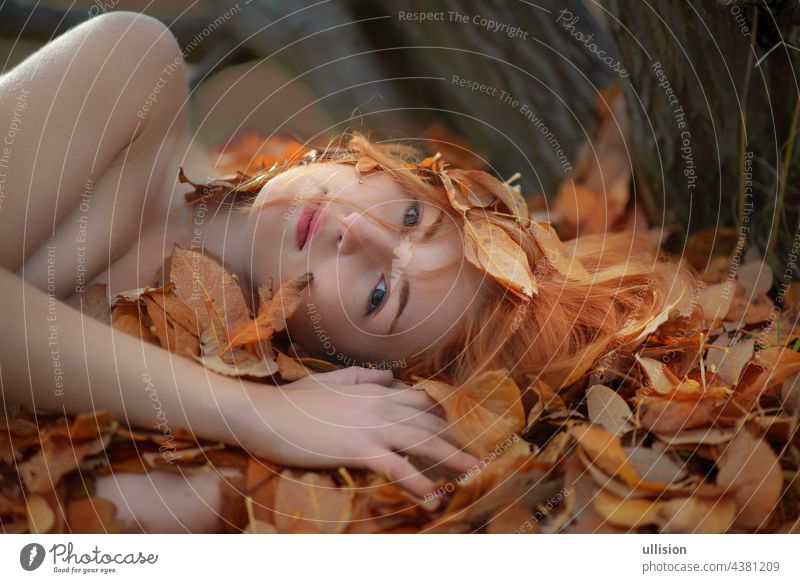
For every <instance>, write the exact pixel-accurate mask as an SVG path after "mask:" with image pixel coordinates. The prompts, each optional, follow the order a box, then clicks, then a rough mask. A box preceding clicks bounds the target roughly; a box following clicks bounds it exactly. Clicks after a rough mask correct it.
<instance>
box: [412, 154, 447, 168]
mask: <svg viewBox="0 0 800 583" xmlns="http://www.w3.org/2000/svg"><path fill="white" fill-rule="evenodd" d="M416 166H419V167H421V168H429V169H431V170H432V171H434V172H442V170H444V160H443V159H442V155H441V153H439V152H437V153H436V154H434V155H433V156H429V157H427V158H425V159H424V160H421V161H419V162H417V164H416Z"/></svg>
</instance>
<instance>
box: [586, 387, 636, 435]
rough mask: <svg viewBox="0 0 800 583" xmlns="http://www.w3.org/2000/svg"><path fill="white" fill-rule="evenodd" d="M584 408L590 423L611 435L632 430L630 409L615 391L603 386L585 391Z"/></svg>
mask: <svg viewBox="0 0 800 583" xmlns="http://www.w3.org/2000/svg"><path fill="white" fill-rule="evenodd" d="M586 406H587V407H588V409H589V419H591V420H592V423H596V424H598V425H602V426H603V427H604V428H605V430H606V431H608V432H609V433H611V434H612V435H622V434H623V433H626V432H628V431H630V430H631V429H633V425H632V424H631V423H630V419H631V408H630V407H629V406H628V404H627V403H626V402H625V399H623V398H622V397H620V396H619V395H618V394H617V392H616V391H614V390H613V389H610V388H608V387H606V386H605V385H594V386H592V387H590V388H589V390H588V391H586Z"/></svg>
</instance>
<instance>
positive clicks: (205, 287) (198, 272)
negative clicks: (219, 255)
mask: <svg viewBox="0 0 800 583" xmlns="http://www.w3.org/2000/svg"><path fill="white" fill-rule="evenodd" d="M170 279H171V281H172V283H173V284H175V290H174V292H175V296H176V297H177V298H178V299H180V300H181V302H183V303H184V304H185V305H186V306H188V308H189V309H190V310H191V311H192V312H193V313H194V314H195V317H196V318H197V320H198V321H199V322H200V327H201V329H202V328H207V327H208V326H209V325H211V324H212V323H213V324H214V325H215V326H218V325H220V324H222V326H224V329H225V330H227V331H231V330H236V329H238V328H240V327H241V326H243V325H244V324H245V323H247V322H248V321H249V320H250V309H249V308H248V307H247V303H246V302H245V300H244V296H243V295H242V289H241V287H240V285H239V280H238V278H237V277H236V276H235V275H234V274H233V273H230V272H229V271H228V270H227V269H225V267H223V266H222V265H221V264H220V262H219V261H217V260H216V259H214V258H212V257H209V256H208V255H206V254H204V253H200V252H199V251H194V250H192V249H184V248H182V247H180V246H178V245H175V247H174V248H173V250H172V258H171V266H170Z"/></svg>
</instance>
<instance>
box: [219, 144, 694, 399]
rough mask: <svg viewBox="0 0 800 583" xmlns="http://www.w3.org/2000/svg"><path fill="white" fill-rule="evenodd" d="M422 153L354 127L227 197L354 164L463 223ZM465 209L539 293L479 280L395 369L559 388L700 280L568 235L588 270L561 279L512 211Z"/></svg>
mask: <svg viewBox="0 0 800 583" xmlns="http://www.w3.org/2000/svg"><path fill="white" fill-rule="evenodd" d="M343 143H344V144H345V145H344V146H343V145H342V144H343ZM422 157H423V156H422V153H421V152H420V151H419V150H417V149H416V148H412V147H408V146H406V145H404V144H400V143H397V142H386V143H376V142H372V141H370V140H369V139H367V138H366V137H365V136H363V135H360V134H355V135H353V136H348V137H347V138H346V139H345V141H342V140H340V141H338V143H336V144H334V143H329V144H328V145H326V146H325V147H324V148H319V149H316V150H314V151H313V152H312V153H311V154H309V153H308V150H297V151H296V152H295V153H294V155H293V156H292V157H291V158H290V159H288V160H285V161H284V162H283V163H282V164H276V165H275V166H273V167H272V168H270V169H268V170H264V171H263V172H258V173H257V174H255V175H254V176H253V177H247V176H246V175H244V174H242V173H239V177H240V180H239V182H238V184H237V185H236V186H235V187H234V188H232V189H230V190H229V191H228V194H232V195H233V196H234V198H236V199H237V200H238V201H239V202H241V203H243V204H244V207H245V208H247V205H248V204H251V203H252V201H253V200H254V199H255V197H256V195H257V194H258V193H259V192H260V190H261V188H262V187H263V186H264V185H265V184H266V183H267V181H269V180H270V179H271V178H272V177H274V176H275V175H277V174H279V173H281V172H283V171H285V170H286V169H288V168H290V167H293V166H294V165H297V164H316V163H325V162H337V163H344V164H354V165H355V167H356V169H357V170H358V171H359V172H360V173H362V174H370V173H375V172H381V173H384V174H385V175H387V176H389V177H390V178H391V179H392V180H394V181H396V183H397V184H398V185H399V186H400V187H401V188H402V189H404V191H405V192H413V193H414V194H415V195H416V196H418V197H419V198H421V199H422V200H424V201H425V202H428V203H430V204H434V205H436V206H438V207H439V208H441V209H443V210H444V211H445V212H447V213H448V215H449V216H450V217H451V218H452V224H454V225H461V227H462V228H463V221H464V216H463V215H462V214H461V212H460V211H457V210H456V209H454V208H453V207H452V206H451V204H450V202H449V200H448V196H447V193H446V191H445V189H444V188H442V186H441V185H437V184H436V183H433V182H432V181H430V180H429V179H427V178H426V176H425V174H424V173H420V172H419V169H418V167H417V166H416V164H417V163H418V162H419V161H420V160H421V159H422ZM251 210H252V208H251ZM471 212H481V213H482V215H481V217H482V219H488V220H490V221H492V222H493V223H494V224H495V225H497V226H498V227H500V228H502V229H503V230H504V231H505V232H506V233H507V234H508V235H509V236H510V237H511V238H512V239H513V240H514V241H515V242H516V243H517V244H518V245H519V246H520V247H521V248H522V250H523V251H524V253H525V254H526V256H527V257H528V260H529V263H530V265H531V266H535V271H536V277H537V283H538V293H537V294H536V295H534V296H533V297H531V298H527V297H523V296H521V295H519V294H514V293H510V292H509V290H508V288H507V287H506V286H504V285H501V284H500V283H498V282H497V281H495V280H494V279H493V278H491V277H487V278H485V280H484V283H483V285H482V286H481V288H480V290H479V292H478V297H476V298H475V300H474V301H473V302H472V304H471V307H470V309H469V311H468V313H467V314H465V315H464V317H463V318H462V319H461V321H460V324H459V325H458V327H457V328H456V329H453V330H451V332H450V333H448V334H447V335H445V336H443V337H442V338H440V339H439V340H438V341H437V342H436V343H435V344H434V345H433V346H428V347H426V348H425V349H424V350H423V351H420V352H419V353H418V354H415V355H411V356H410V357H409V358H408V359H407V360H406V367H405V368H404V369H403V370H402V371H398V372H399V373H400V374H402V375H404V376H406V377H407V378H412V377H423V378H435V379H437V380H443V381H446V382H450V383H453V384H456V385H459V384H461V383H464V382H467V381H468V380H469V379H470V377H472V376H474V375H477V374H479V373H481V372H482V371H486V370H492V369H507V370H508V373H509V375H510V376H511V377H512V378H514V380H515V381H516V382H517V384H518V385H519V386H520V387H521V388H525V387H527V386H529V385H530V384H531V383H532V382H545V383H547V384H548V385H549V386H550V387H552V388H553V389H558V388H561V387H564V386H567V385H569V384H571V383H572V382H574V381H575V380H577V379H578V378H580V377H581V376H583V375H584V374H585V373H586V372H587V371H588V370H590V369H591V368H592V366H593V365H594V364H595V363H596V362H597V360H598V359H599V358H601V357H602V356H603V355H605V354H606V353H608V352H610V351H612V350H614V349H615V348H617V347H619V346H620V345H623V344H625V342H626V341H629V340H630V339H631V338H632V337H635V336H636V333H637V332H639V331H641V330H644V329H645V328H646V327H647V325H648V324H650V323H651V322H653V320H654V318H655V317H656V315H658V314H660V313H661V312H662V311H663V310H664V309H665V307H667V306H669V305H671V304H674V302H675V301H676V299H679V298H681V297H682V296H683V295H686V294H687V290H689V293H691V290H693V289H694V290H696V289H697V288H698V285H701V284H699V278H698V277H697V275H696V273H695V272H694V271H692V270H691V268H689V267H687V266H686V265H685V264H683V263H682V262H680V261H679V260H677V258H675V257H673V256H671V255H669V254H666V253H664V252H663V251H661V250H660V249H659V247H658V246H657V245H656V244H654V243H653V242H651V241H650V240H649V239H647V238H645V237H643V236H640V235H634V234H632V233H606V234H602V235H591V236H582V237H578V238H577V239H573V240H571V241H566V242H565V245H566V248H567V250H568V251H569V252H570V253H572V254H573V258H574V259H575V260H578V261H580V263H581V264H583V266H584V268H585V270H586V275H585V276H583V277H581V278H578V279H574V278H572V277H570V278H569V279H567V278H566V277H564V276H562V275H561V274H560V273H559V272H558V271H557V270H555V269H552V268H549V267H548V266H547V262H546V261H543V260H542V257H541V251H540V249H539V247H538V246H537V244H536V242H535V240H534V238H533V237H532V235H531V233H530V232H529V231H528V230H526V229H524V228H521V226H520V224H519V222H518V221H517V220H515V219H514V218H513V217H510V216H508V215H504V214H503V213H485V211H483V210H482V209H471V210H470V211H467V213H471ZM386 226H387V228H391V226H390V225H386ZM687 297H688V296H687Z"/></svg>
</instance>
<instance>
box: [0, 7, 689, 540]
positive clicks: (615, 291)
mask: <svg viewBox="0 0 800 583" xmlns="http://www.w3.org/2000/svg"><path fill="white" fill-rule="evenodd" d="M132 55H135V56H136V57H135V58H133V59H132V58H131V56H132ZM176 65H179V66H176ZM187 105H188V104H187V88H186V78H185V74H184V71H183V68H182V57H181V54H180V50H179V48H178V46H177V44H176V42H175V39H174V38H173V37H172V36H171V34H170V33H169V31H168V29H167V28H166V27H164V26H163V25H162V24H160V23H159V22H158V21H157V20H155V19H152V18H149V17H146V16H143V15H140V14H135V13H128V12H116V13H109V14H105V15H102V16H99V17H97V18H94V19H92V20H90V21H88V22H86V23H84V24H82V25H80V26H78V27H76V28H74V29H72V30H70V31H69V32H68V33H66V34H64V35H63V36H61V37H59V38H57V39H56V40H54V41H53V42H51V43H49V44H48V45H46V46H45V47H43V48H42V49H40V50H39V51H38V52H36V53H35V54H33V55H31V56H30V57H29V58H28V59H26V60H25V61H24V62H23V63H21V64H20V65H19V66H17V67H16V68H14V69H13V70H11V71H9V72H8V73H6V74H4V75H3V76H2V77H0V123H1V124H2V125H0V130H2V129H3V128H5V127H9V128H13V130H11V131H10V132H9V137H8V138H7V139H6V143H5V144H4V146H5V150H3V151H2V153H3V154H4V158H3V159H4V160H5V165H4V168H3V171H4V175H3V177H2V178H3V182H2V186H3V190H2V191H0V192H2V195H3V198H2V205H3V206H2V207H1V208H0V232H2V234H3V245H2V246H0V265H1V266H2V267H3V270H0V294H2V297H3V298H4V302H3V308H1V309H0V314H1V315H0V325H2V327H3V329H5V330H8V331H9V335H8V336H9V337H8V338H7V340H6V342H4V343H2V347H0V358H1V359H2V361H1V364H2V388H3V397H4V399H5V400H6V401H10V402H15V403H20V404H24V405H28V406H32V407H36V408H39V409H45V410H56V411H62V410H63V411H64V412H65V413H67V414H69V413H78V412H82V411H87V410H92V409H100V408H103V409H110V410H112V411H113V412H114V413H115V414H116V415H117V416H118V418H119V419H121V420H123V421H125V422H128V423H130V424H131V425H138V426H142V427H152V426H153V424H154V422H155V419H154V410H153V408H152V405H151V401H150V398H149V396H148V392H147V391H145V390H143V389H144V388H145V383H144V382H143V380H142V379H143V378H147V380H148V383H147V385H148V386H152V387H153V388H154V389H155V390H156V391H157V393H158V397H159V401H160V402H161V404H162V407H163V415H165V416H166V419H167V420H168V423H169V424H170V425H172V426H183V427H186V428H188V429H190V430H191V431H192V432H193V433H194V434H195V435H197V436H198V437H203V438H207V439H215V440H220V441H224V442H226V443H231V444H238V445H241V446H242V447H244V448H246V449H247V450H249V451H250V452H251V453H252V454H253V455H257V456H261V457H263V458H265V459H268V460H271V461H274V462H276V463H281V464H284V465H289V466H300V467H313V468H323V467H338V466H340V465H347V466H350V467H366V468H369V469H372V470H373V471H376V472H378V473H381V474H383V475H386V476H388V477H390V478H391V479H393V480H397V481H398V482H399V483H400V484H402V485H403V486H404V487H406V488H408V489H409V490H410V491H411V492H413V493H415V494H417V495H420V496H421V495H424V494H425V493H426V492H428V491H429V490H430V488H431V486H432V482H431V481H430V480H429V479H428V478H427V477H425V476H424V475H422V474H421V473H420V471H419V470H418V469H417V468H416V467H414V466H413V465H412V464H411V463H410V462H409V461H408V460H407V459H406V458H405V457H404V456H403V455H402V454H403V453H408V454H413V455H415V456H419V457H423V458H426V459H430V460H431V461H432V462H434V463H435V464H442V465H443V466H444V467H446V468H448V469H450V470H453V471H466V470H469V469H470V468H471V467H473V466H474V465H475V464H476V463H478V461H479V460H477V459H475V458H474V457H473V456H471V455H469V454H467V453H465V452H462V451H460V450H459V449H458V447H457V446H456V445H455V442H454V440H453V439H452V437H451V436H450V434H449V432H448V427H447V424H446V422H445V421H444V420H443V419H442V418H441V417H439V416H438V415H437V413H436V410H435V409H434V404H433V402H432V401H431V400H430V399H429V398H428V397H427V396H425V395H424V393H423V392H421V391H411V390H404V389H400V388H397V387H396V386H393V371H394V372H397V373H398V374H403V375H405V376H408V377H410V376H411V375H418V376H435V377H437V378H443V379H446V380H448V381H450V382H453V383H454V384H458V383H461V382H463V381H465V380H466V379H468V378H469V377H470V376H471V375H473V374H475V373H477V372H479V371H481V370H490V369H496V368H507V369H508V370H509V371H510V374H511V375H512V376H513V377H514V379H515V380H516V381H517V382H518V384H520V386H523V387H524V386H527V384H529V383H530V382H531V380H532V379H533V378H539V379H541V380H543V381H544V382H547V383H548V384H550V385H551V386H554V387H561V386H563V385H564V384H565V383H568V382H569V381H570V379H572V378H576V375H578V376H579V375H580V374H581V373H582V372H584V371H585V370H586V368H587V367H588V366H590V365H591V363H592V362H593V361H594V360H596V358H597V357H599V356H600V355H601V354H603V353H604V352H605V351H607V350H608V349H610V348H611V347H613V346H614V345H615V344H618V343H619V342H621V341H624V340H625V339H626V338H630V337H633V336H635V335H636V334H635V333H636V332H638V331H640V330H641V329H642V328H643V327H644V326H645V325H646V324H647V323H648V322H649V321H650V320H651V319H652V316H653V314H656V313H658V312H659V311H660V310H661V309H662V308H663V306H664V305H665V304H666V302H667V301H669V299H670V297H674V296H675V295H676V293H675V292H676V290H678V292H680V289H681V284H680V282H679V280H681V279H683V278H685V277H688V275H687V274H684V273H682V272H681V271H680V270H678V269H676V266H675V265H674V264H673V263H670V262H668V261H665V260H663V259H662V258H659V257H657V254H656V253H654V252H653V251H654V249H651V248H649V247H647V246H646V245H643V244H641V242H635V243H634V244H632V240H631V238H630V237H623V238H619V237H613V236H608V237H599V238H592V239H584V240H581V241H579V242H574V243H572V244H571V245H569V246H567V247H566V248H564V250H565V251H566V252H568V253H569V254H570V257H568V258H567V257H552V256H547V254H543V252H542V246H541V244H540V242H537V240H536V237H535V236H534V235H533V234H532V231H531V229H530V224H528V228H526V225H525V223H526V221H525V220H520V218H519V217H515V216H514V213H513V212H508V210H509V209H510V207H514V204H515V203H513V202H511V203H507V204H506V207H505V208H506V212H501V211H496V210H495V211H493V212H486V210H485V209H483V208H473V209H469V210H466V211H465V209H464V208H459V206H458V204H455V203H454V202H453V200H452V196H453V194H452V190H451V191H450V192H449V193H448V189H447V188H445V187H444V186H445V185H443V184H442V183H441V182H437V181H436V180H433V179H432V178H431V176H427V177H426V174H425V172H420V169H419V167H418V166H414V165H413V164H411V163H410V162H409V153H408V152H407V151H406V150H405V149H403V148H400V147H394V146H391V145H383V146H381V145H375V144H371V143H369V142H368V141H366V140H364V139H357V140H355V141H354V142H352V143H351V144H350V146H351V147H349V148H343V149H337V150H335V151H334V154H336V155H327V152H323V153H320V154H319V155H318V156H317V158H315V159H313V160H309V163H307V164H292V165H290V166H289V167H287V168H285V169H281V170H282V171H280V172H271V173H264V174H263V175H260V176H257V177H255V179H254V180H253V181H251V182H249V183H247V184H246V185H244V186H243V187H242V190H247V191H248V193H249V194H250V198H249V199H248V203H247V205H246V207H245V209H244V212H241V211H242V207H241V206H238V205H227V204H224V203H223V204H219V205H215V206H212V207H210V209H207V210H204V211H200V210H199V208H198V205H189V204H186V202H185V196H184V195H185V194H186V193H187V192H188V191H189V190H190V188H189V187H187V185H186V184H184V183H181V182H180V181H179V179H178V169H179V168H183V170H184V172H185V174H186V176H187V177H189V178H190V179H192V180H193V181H195V182H197V181H198V179H201V181H202V180H206V181H212V180H214V179H215V178H219V177H220V176H219V173H218V172H217V170H216V168H215V164H214V161H213V160H212V159H211V158H210V156H209V155H208V154H207V153H206V152H204V151H203V150H202V148H200V147H199V146H198V145H197V144H196V143H195V142H194V141H193V139H192V134H191V130H190V126H189V120H188V115H187ZM353 145H355V147H352V146H353ZM337 152H338V154H337ZM339 154H341V155H339ZM442 174H443V173H442V172H433V173H432V176H433V177H434V178H435V177H438V178H439V179H440V180H441V179H442ZM508 190H510V189H508ZM511 196H513V195H511ZM478 207H480V205H478ZM493 208H495V209H496V208H497V205H495V206H494V207H493ZM512 210H513V209H512ZM517 210H518V209H517ZM476 212H477V213H478V214H480V215H481V216H482V217H483V220H484V221H485V222H487V221H488V223H491V225H488V226H487V227H486V228H492V229H499V230H501V231H502V232H503V233H504V241H505V238H507V239H508V241H511V242H512V243H513V246H514V249H516V250H519V251H520V252H521V254H522V255H523V256H524V261H523V263H524V264H525V265H527V267H529V268H530V270H531V273H530V276H531V278H535V279H531V280H530V281H529V284H533V285H535V293H533V291H534V290H532V289H530V286H529V287H528V288H525V286H524V285H523V286H520V285H518V282H515V281H509V280H508V278H507V277H505V276H504V275H503V274H502V273H501V274H498V273H497V270H496V269H494V268H493V267H492V266H491V265H489V266H487V265H486V263H487V260H486V257H483V259H481V257H477V258H476V257H475V256H472V257H470V256H469V253H468V254H466V255H465V243H464V240H465V237H467V236H469V231H470V229H471V227H470V226H469V225H467V224H466V223H467V222H469V219H468V217H469V216H470V215H471V214H474V213H476ZM528 223H529V221H528ZM494 232H497V231H494ZM198 242H199V244H200V246H202V248H204V249H205V250H206V251H208V252H211V253H213V254H215V255H217V256H218V257H220V258H221V259H222V260H223V261H224V262H225V263H226V264H228V265H229V266H231V268H233V269H234V270H235V271H236V273H237V274H238V276H239V278H240V280H241V281H242V282H245V283H246V284H247V285H248V286H249V287H250V288H252V289H255V288H257V287H258V286H260V285H263V284H264V283H267V282H273V283H275V282H280V281H283V280H285V279H287V278H290V277H294V276H297V275H301V274H303V273H308V272H311V273H313V275H314V278H313V281H312V283H311V284H310V285H309V286H308V287H307V289H306V291H305V292H304V293H305V294H306V295H305V296H304V302H305V303H304V305H302V306H301V307H300V309H298V310H297V311H296V312H295V313H294V314H293V315H292V316H291V318H290V320H289V322H288V328H287V331H288V334H289V336H290V338H291V340H292V341H293V342H296V343H297V344H299V345H301V346H303V347H305V348H306V349H307V350H309V351H311V352H313V353H316V354H318V355H320V356H323V357H326V358H329V359H332V360H334V362H337V361H338V362H340V363H352V362H357V363H359V364H366V363H371V364H372V365H377V367H376V368H374V369H367V368H364V367H353V366H350V367H348V368H344V369H342V370H339V371H336V372H332V373H327V374H319V375H313V376H311V377H307V378H305V379H302V380H300V381H297V382H295V383H291V384H290V385H285V386H283V387H282V388H281V390H274V391H272V390H270V391H265V390H263V389H264V387H263V385H256V384H255V383H250V382H246V381H241V380H238V379H237V380H233V379H231V378H227V377H222V376H219V375H214V374H208V373H207V371H206V370H204V369H203V368H202V367H200V366H198V365H197V364H195V363H193V362H191V361H190V360H188V359H184V358H171V355H170V354H169V353H167V352H166V351H163V350H160V349H159V348H157V347H153V346H150V345H146V344H144V343H141V342H139V341H137V340H136V339H135V338H133V337H130V336H126V335H124V334H119V333H115V332H114V331H113V330H112V329H111V328H110V327H108V326H105V325H103V324H101V323H99V322H97V321H94V320H92V319H90V318H87V317H84V316H83V315H82V314H81V312H80V311H78V310H77V309H76V308H79V306H80V301H79V293H80V292H81V291H82V290H84V289H86V288H87V287H88V286H90V285H91V284H94V283H105V284H107V285H108V290H109V293H110V294H111V295H112V296H113V295H114V294H116V293H117V292H120V291H124V290H128V289H132V288H137V287H141V286H143V285H145V284H149V283H152V282H153V279H154V274H155V273H156V272H157V270H158V269H159V268H160V267H161V266H162V263H163V259H164V258H165V257H167V256H169V254H170V253H171V250H172V248H173V246H174V244H176V243H177V244H180V245H183V246H185V247H197V245H198ZM475 253H477V255H478V256H480V254H481V253H482V251H480V250H479V251H476V252H475ZM482 262H483V264H484V268H479V267H477V266H478V265H480V264H481V263H482ZM488 262H489V263H491V259H490V260H489V261H488ZM565 262H566V264H567V265H573V266H576V267H577V266H580V268H579V269H572V270H569V269H565V268H564V265H565ZM501 271H502V270H501ZM523 271H524V269H523ZM512 279H513V278H512ZM222 479H224V476H221V475H219V474H216V473H209V474H203V475H200V476H194V477H192V478H190V479H184V478H182V477H176V476H167V475H155V474H154V475H150V476H144V477H143V476H133V475H128V476H126V475H115V476H109V477H106V478H103V479H101V480H99V481H98V484H97V489H98V491H97V495H98V496H100V497H104V498H108V499H110V500H112V501H113V502H114V503H115V505H116V506H117V509H118V513H119V517H120V518H121V519H122V520H123V521H124V522H126V523H127V524H130V525H138V527H139V528H142V529H144V530H151V531H180V530H186V529H188V530H192V531H214V530H216V529H218V528H219V523H218V518H217V516H216V509H217V508H218V507H219V504H220V494H219V483H220V480H222Z"/></svg>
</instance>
